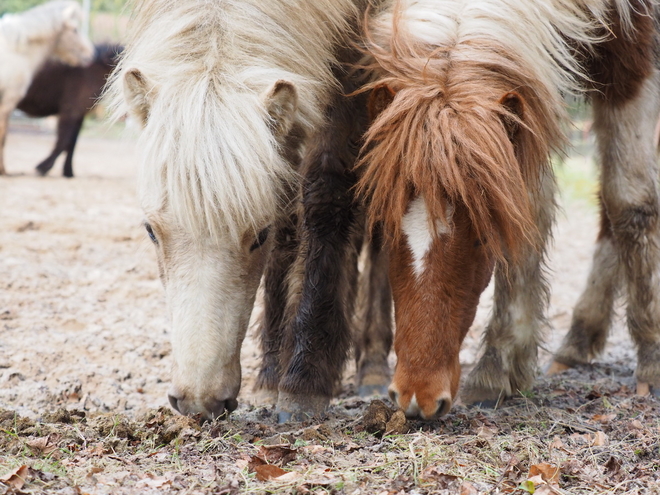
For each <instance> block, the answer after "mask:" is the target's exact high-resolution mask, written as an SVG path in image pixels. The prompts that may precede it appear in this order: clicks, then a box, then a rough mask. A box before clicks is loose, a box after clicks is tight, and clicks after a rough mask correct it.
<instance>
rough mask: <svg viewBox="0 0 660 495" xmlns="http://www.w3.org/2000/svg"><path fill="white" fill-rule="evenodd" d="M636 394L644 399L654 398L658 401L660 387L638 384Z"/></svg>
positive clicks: (644, 383) (645, 383) (646, 383)
mask: <svg viewBox="0 0 660 495" xmlns="http://www.w3.org/2000/svg"><path fill="white" fill-rule="evenodd" d="M636 394H637V395H640V396H642V397H646V396H653V397H655V398H656V399H660V387H656V386H654V385H653V384H651V383H648V382H637V391H636Z"/></svg>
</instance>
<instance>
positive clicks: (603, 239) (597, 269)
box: [551, 200, 623, 372]
mask: <svg viewBox="0 0 660 495" xmlns="http://www.w3.org/2000/svg"><path fill="white" fill-rule="evenodd" d="M600 217H601V225H600V233H599V234H598V240H597V244H596V251H595V252H594V256H593V261H592V264H591V272H590V273H589V278H588V280H587V287H586V288H585V289H584V292H583V293H582V295H581V296H580V299H579V300H578V302H577V305H576V306H575V310H574V311H573V320H572V322H571V328H570V330H569V332H568V334H566V337H564V341H563V342H562V345H561V347H560V348H559V350H558V351H557V353H556V354H555V363H556V364H553V365H552V367H551V372H553V371H561V370H562V369H563V368H569V367H572V366H575V365H577V364H583V363H588V362H589V361H591V360H592V359H594V358H595V357H596V356H598V355H599V354H600V353H601V352H603V349H604V348H605V343H606V340H607V335H608V332H609V329H610V326H611V324H612V317H613V316H614V302H615V300H616V298H617V295H618V293H619V289H620V284H619V280H620V277H621V276H622V275H623V273H622V272H621V267H620V263H619V259H618V253H617V250H616V245H615V242H614V239H613V238H612V225H611V224H610V220H609V218H608V216H607V212H605V209H604V206H603V205H602V200H601V207H600ZM562 365H563V366H562Z"/></svg>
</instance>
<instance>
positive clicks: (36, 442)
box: [25, 435, 57, 455]
mask: <svg viewBox="0 0 660 495" xmlns="http://www.w3.org/2000/svg"><path fill="white" fill-rule="evenodd" d="M25 443H26V444H27V446H28V447H30V449H32V451H33V452H35V453H39V454H42V455H49V454H52V453H53V452H55V451H56V450H57V444H56V443H55V442H54V441H51V436H50V435H48V436H46V437H39V438H35V439H32V440H28V441H27V442H25Z"/></svg>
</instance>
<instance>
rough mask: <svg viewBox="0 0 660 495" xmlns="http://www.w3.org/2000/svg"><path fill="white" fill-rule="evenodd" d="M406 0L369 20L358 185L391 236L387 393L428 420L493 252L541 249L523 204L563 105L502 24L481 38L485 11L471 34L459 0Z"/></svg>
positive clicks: (455, 361) (449, 386)
mask: <svg viewBox="0 0 660 495" xmlns="http://www.w3.org/2000/svg"><path fill="white" fill-rule="evenodd" d="M486 3H488V2H486ZM486 3H484V4H483V5H482V4H479V3H477V4H479V5H477V4H475V5H476V7H475V8H479V7H483V6H484V5H486ZM397 5H399V4H398V3H397ZM410 5H412V6H413V7H410V10H408V11H403V10H402V11H396V10H395V13H394V15H393V16H392V15H389V17H388V16H386V17H385V21H384V22H382V21H381V22H380V24H377V25H376V29H375V30H373V31H370V30H369V29H368V30H367V33H368V36H367V43H368V44H367V48H368V51H369V55H370V56H371V59H372V65H371V67H372V70H373V73H374V75H375V77H374V82H373V83H371V84H370V85H369V86H367V89H370V90H371V95H370V102H369V111H370V114H371V118H372V123H371V126H370V128H369V130H368V132H367V134H366V136H365V146H364V149H363V150H364V151H363V155H362V158H361V160H360V162H359V165H358V166H359V167H360V168H361V169H362V175H361V179H360V181H359V184H358V191H359V192H360V193H361V194H362V195H363V196H364V197H365V199H366V201H367V209H368V211H367V213H368V221H369V222H370V223H371V224H372V225H373V224H375V223H380V224H382V226H383V230H384V232H385V234H386V238H387V239H388V240H389V243H390V250H391V252H390V282H391V285H392V293H393V297H394V304H395V320H396V334H395V341H394V348H395V351H396V354H397V365H396V369H395V372H394V377H393V381H392V384H391V386H390V395H391V397H392V399H393V400H394V401H395V402H396V403H397V404H398V405H399V406H400V407H401V408H402V409H403V410H404V411H405V412H406V414H407V415H408V416H411V417H417V416H421V417H422V418H432V417H434V416H437V415H441V414H445V413H446V412H448V411H449V409H450V407H451V405H452V403H453V401H454V400H455V398H456V395H457V393H458V388H459V382H460V373H461V367H460V363H459V351H460V346H461V343H462V341H463V339H464V337H465V335H466V333H467V331H468V329H469V327H470V325H471V324H472V321H473V319H474V315H475V312H476V308H477V304H478V301H479V296H480V294H481V293H482V292H483V290H484V289H485V288H486V286H487V284H488V282H489V280H490V278H491V275H492V271H493V267H494V264H495V262H496V261H500V262H501V263H502V265H503V266H506V264H507V263H508V262H510V261H515V260H516V259H517V257H518V256H521V253H523V252H524V251H525V250H528V249H534V248H535V246H537V245H538V240H539V237H538V235H539V234H538V231H537V229H536V226H535V216H534V210H533V203H532V201H533V197H534V191H535V188H537V187H540V177H541V174H542V173H543V172H544V171H545V170H546V168H547V166H548V163H549V155H550V152H551V150H552V149H554V148H555V147H558V146H559V145H560V143H561V142H562V139H563V137H562V132H561V130H560V127H559V118H558V117H559V116H561V115H563V104H562V102H561V97H560V95H559V93H558V92H557V91H556V90H554V89H552V86H553V85H552V84H549V83H548V81H547V80H544V79H543V78H540V77H539V74H538V72H535V70H534V68H533V66H532V67H530V64H528V63H526V60H525V58H524V57H523V56H520V55H519V53H517V52H516V51H515V50H512V49H510V48H509V47H508V46H507V43H506V40H504V42H500V40H499V39H498V35H500V34H502V33H500V32H498V31H497V30H496V29H494V30H493V34H492V36H491V35H490V33H489V32H488V30H489V27H488V23H487V22H486V20H487V18H488V15H490V13H491V12H496V11H495V10H490V11H488V10H486V9H485V12H479V15H478V16H475V18H476V21H475V32H474V33H471V32H470V24H469V19H470V15H471V13H470V12H469V10H468V11H465V12H464V11H460V13H456V12H452V11H451V8H452V6H453V7H456V8H462V7H461V5H464V2H452V1H451V0H448V1H447V2H444V3H443V2H439V3H438V2H430V1H429V2H423V1H422V2H411V3H410ZM424 6H426V8H427V9H428V10H426V11H424V10H422V11H419V12H418V11H415V10H414V9H417V8H419V9H422V8H423V7H424ZM442 9H448V10H449V12H446V13H444V12H442ZM411 10H412V12H411ZM438 11H440V12H438ZM459 14H460V15H459ZM416 16H419V17H416ZM427 16H428V17H427ZM445 16H446V17H445ZM411 18H412V19H413V20H411ZM418 18H419V19H421V20H422V22H420V23H419V24H418V25H417V24H414V21H416V20H417V19H418ZM428 19H433V23H431V22H429V21H428ZM463 19H465V22H464V21H463ZM460 22H464V24H462V25H461V26H460V29H459V26H458V24H459V23H460ZM498 22H500V20H499V19H496V22H495V25H496V27H497V23H498ZM411 25H412V27H411ZM404 27H407V28H408V29H404ZM433 30H435V31H433ZM411 32H415V33H420V35H422V36H425V39H424V40H420V39H419V38H417V37H415V36H412V35H411V34H410V33H411ZM458 32H462V35H463V36H464V37H465V39H464V40H462V38H461V35H459V34H457V33H458ZM552 82H553V81H551V83H552Z"/></svg>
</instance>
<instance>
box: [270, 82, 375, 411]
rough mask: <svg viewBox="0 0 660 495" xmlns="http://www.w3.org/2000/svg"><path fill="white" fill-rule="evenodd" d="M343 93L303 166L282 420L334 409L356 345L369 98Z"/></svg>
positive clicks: (347, 87)
mask: <svg viewBox="0 0 660 495" xmlns="http://www.w3.org/2000/svg"><path fill="white" fill-rule="evenodd" d="M339 77H340V78H341V79H343V82H344V88H343V89H344V91H343V92H341V93H340V92H337V93H336V94H335V95H334V97H333V98H332V101H330V103H329V105H328V107H327V110H326V122H327V126H326V127H325V128H324V129H321V130H319V132H318V133H317V134H316V136H315V137H314V139H312V140H311V143H309V148H308V152H307V154H306V156H305V158H304V159H303V163H302V168H301V173H302V175H303V190H302V205H301V209H302V214H301V217H300V218H301V222H300V242H301V247H300V250H299V255H298V259H297V261H296V263H295V265H294V267H293V268H292V277H291V280H290V291H291V292H292V293H291V294H290V296H289V304H290V310H288V312H289V314H290V315H291V316H290V319H289V320H288V325H287V331H286V340H285V345H284V348H283V349H282V351H283V352H282V361H281V363H282V367H281V369H282V371H283V374H282V378H281V380H280V384H279V395H278V402H277V408H278V411H279V413H280V420H281V421H285V420H289V419H292V418H293V419H302V418H304V417H306V416H310V415H318V414H321V413H322V412H323V411H324V410H325V409H326V407H327V406H328V404H329V402H330V398H331V397H332V396H333V393H334V392H335V390H336V388H337V386H338V385H339V383H340V380H341V375H342V371H343V367H344V363H345V361H346V357H347V354H348V350H349V348H350V344H351V332H350V322H351V317H352V314H353V306H354V301H355V286H356V282H357V256H358V253H357V249H356V246H357V243H356V242H355V236H356V235H361V232H356V224H357V221H356V220H357V218H358V214H357V213H358V212H357V207H356V204H355V198H354V193H353V189H354V186H355V183H356V176H355V173H354V172H353V166H354V164H355V159H356V156H357V153H358V150H359V143H360V140H361V137H362V133H363V131H364V129H365V128H366V101H365V97H364V95H358V96H354V97H351V98H349V97H346V96H344V94H350V93H351V92H352V91H354V90H355V89H356V87H354V85H355V84H356V83H355V82H354V81H353V78H352V77H351V76H350V75H348V74H344V73H342V74H340V75H339Z"/></svg>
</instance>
